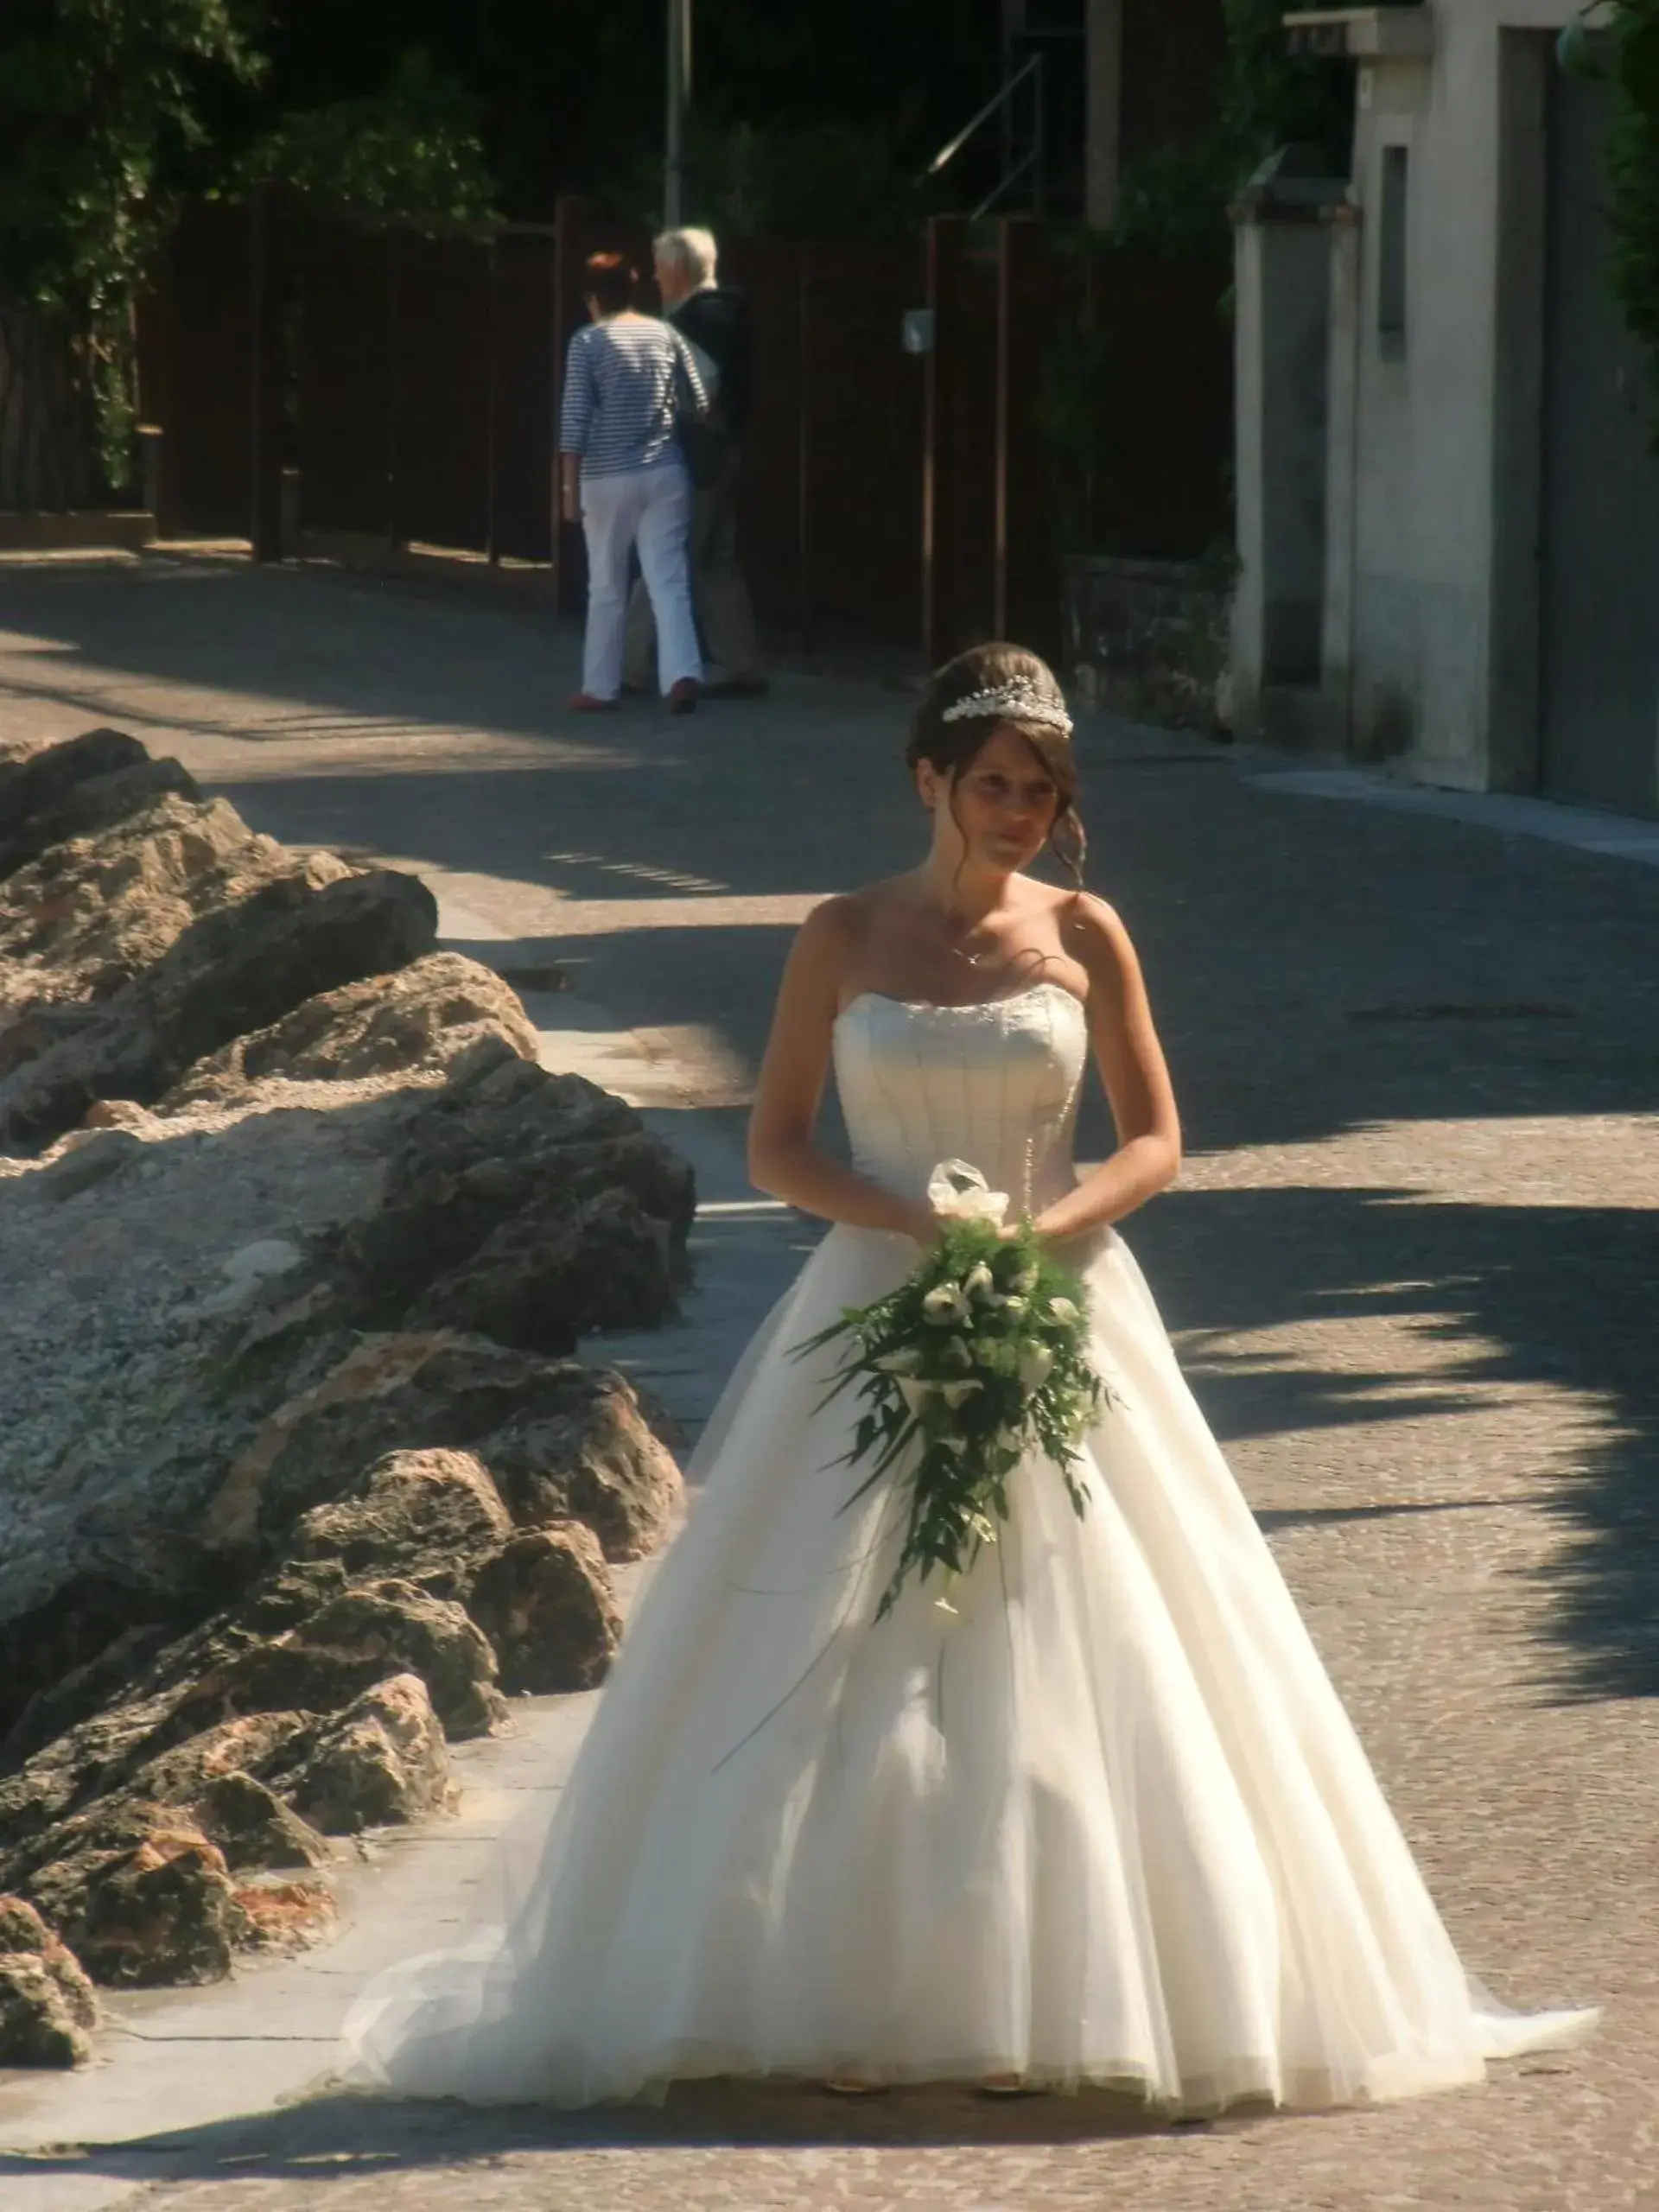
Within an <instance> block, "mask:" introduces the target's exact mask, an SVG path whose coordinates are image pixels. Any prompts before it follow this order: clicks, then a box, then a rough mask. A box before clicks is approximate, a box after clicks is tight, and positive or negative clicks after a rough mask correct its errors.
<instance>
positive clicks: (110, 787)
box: [0, 731, 201, 879]
mask: <svg viewBox="0 0 1659 2212" xmlns="http://www.w3.org/2000/svg"><path fill="white" fill-rule="evenodd" d="M115 734H117V733H115V732H114V731H107V732H105V731H94V732H92V735H94V736H111V737H112V736H114V735H115ZM79 742H83V743H84V742H85V741H84V740H82V741H79ZM125 742H126V743H127V744H129V745H130V744H133V743H134V742H135V741H134V740H132V739H128V740H126V741H125ZM65 749H67V748H65ZM138 751H139V753H141V754H142V753H143V747H142V746H140V747H138ZM37 758H42V761H43V756H37ZM3 773H4V771H3V769H0V779H3ZM169 793H175V794H176V795H177V796H178V797H179V798H184V799H198V800H199V799H200V797H201V792H200V789H199V788H198V786H197V784H196V780H195V779H194V776H192V775H191V774H190V773H189V772H188V770H187V769H185V768H184V767H182V766H181V765H180V763H179V762H178V761H176V760H149V758H148V757H144V758H142V759H139V760H132V761H130V762H128V763H127V764H126V765H124V766H120V767H118V768H115V769H112V770H111V771H110V772H108V773H106V774H104V775H99V776H92V777H90V778H88V779H86V781H84V782H81V783H77V784H72V785H70V786H69V787H68V789H67V791H61V792H60V793H58V794H57V795H56V796H55V797H54V798H48V799H46V800H45V801H43V802H42V803H41V804H38V805H35V806H33V807H29V808H28V809H26V810H25V811H24V812H23V813H22V815H15V814H11V813H9V812H8V810H7V808H6V802H5V795H4V788H3V781H0V879H3V878H4V877H6V876H9V875H12V874H16V871H17V870H18V869H19V868H25V867H27V866H28V864H29V861H35V860H38V859H39V858H40V856H41V854H42V853H45V852H49V851H50V850H51V849H52V847H53V846H54V845H64V844H67V843H68V842H70V841H71V840H72V839H73V838H76V837H96V836H99V833H100V832H101V831H103V830H105V829H110V828H111V827H112V826H113V824H114V823H118V822H124V821H126V819H127V818H128V817H129V816H130V815H134V814H138V813H142V812H143V809H144V808H145V807H147V806H149V805H151V804H154V802H155V801H156V799H158V798H166V797H168V794H169Z"/></svg>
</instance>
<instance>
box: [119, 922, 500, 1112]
mask: <svg viewBox="0 0 1659 2212" xmlns="http://www.w3.org/2000/svg"><path fill="white" fill-rule="evenodd" d="M489 1039H494V1040H499V1042H500V1043H502V1044H504V1045H505V1046H506V1047H507V1048H508V1052H509V1053H510V1054H511V1055H512V1057H513V1058H523V1059H525V1060H533V1059H534V1058H535V1057H536V1052H537V1034H536V1032H535V1030H534V1029H533V1028H532V1027H531V1024H530V1022H529V1020H528V1019H527V1018H526V1016H525V1014H524V1008H523V1007H522V1006H520V1004H519V1003H518V998H517V996H516V995H514V993H513V992H512V991H511V990H510V989H509V988H508V987H507V986H506V984H505V983H504V982H502V981H501V978H500V977H499V976H497V975H496V974H494V973H493V970H492V969H488V968H485V967H481V966H480V964H479V963H478V962H477V961H475V960H467V959H463V958H462V957H461V955H460V954H459V953H455V952H433V953H429V954H428V955H427V957H425V958H424V959H423V960H416V962H414V963H413V964H412V965H411V966H410V967H408V968H405V969H403V970H402V972H401V973H399V974H397V975H395V976H374V977H372V978H371V979H370V980H368V981H366V982H354V983H347V984H345V985H343V986H342V987H341V988H340V989H339V990H334V991H325V992H323V993H321V995H319V996H318V997H315V998H312V999H308V1000H307V1001H305V1003H304V1004H303V1005H302V1006H300V1007H296V1008H295V1010H294V1012H293V1013H292V1014H289V1015H287V1016H286V1017H285V1018H284V1019H283V1020H281V1021H278V1022H275V1023H273V1024H271V1025H270V1027H268V1028H264V1029H259V1030H255V1031H254V1032H252V1033H251V1034H250V1035H247V1036H244V1037H238V1038H236V1039H233V1040H232V1043H230V1044H228V1045H226V1046H221V1047H220V1049H219V1051H218V1052H212V1053H209V1054H208V1055H207V1058H205V1059H202V1060H199V1061H198V1062H197V1063H196V1065H195V1066H194V1067H193V1068H192V1069H191V1070H190V1071H189V1072H188V1074H187V1075H186V1076H185V1077H183V1079H182V1080H181V1082H179V1083H177V1084H175V1085H174V1086H173V1088H172V1090H169V1091H168V1093H167V1095H166V1096H165V1097H164V1098H163V1099H162V1102H161V1108H160V1110H161V1111H162V1113H163V1114H177V1113H182V1112H184V1111H186V1110H187V1109H190V1108H192V1107H200V1106H210V1105H221V1104H224V1103H227V1102H229V1101H232V1100H235V1099H238V1098H240V1097H242V1096H245V1095H246V1094H247V1092H248V1091H249V1090H251V1089H252V1088H253V1087H254V1086H255V1085H257V1084H261V1083H268V1082H271V1081H282V1082H286V1083H359V1082H362V1081H363V1080H365V1078H368V1077H375V1076H385V1075H393V1074H404V1073H410V1074H430V1073H433V1072H435V1071H441V1070H443V1069H447V1068H448V1067H449V1066H451V1065H454V1063H455V1062H456V1061H458V1060H460V1059H461V1058H463V1057H464V1056H465V1055H467V1054H469V1053H474V1052H476V1051H477V1048H478V1047H479V1046H480V1044H482V1043H484V1042H485V1041H486V1040H489Z"/></svg>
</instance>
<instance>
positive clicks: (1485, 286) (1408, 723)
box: [1325, 0, 1573, 790]
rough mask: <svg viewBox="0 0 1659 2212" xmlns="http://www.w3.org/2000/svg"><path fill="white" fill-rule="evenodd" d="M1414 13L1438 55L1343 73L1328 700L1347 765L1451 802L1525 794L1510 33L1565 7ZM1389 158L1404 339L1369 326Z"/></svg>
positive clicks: (1531, 119) (1527, 596) (1526, 478)
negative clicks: (1338, 712)
mask: <svg viewBox="0 0 1659 2212" xmlns="http://www.w3.org/2000/svg"><path fill="white" fill-rule="evenodd" d="M1428 4H1430V5H1432V7H1433V24H1434V48H1433V54H1432V55H1431V56H1428V57H1415V56H1412V57H1406V56H1398V57H1385V58H1377V59H1373V60H1361V61H1360V62H1359V63H1358V64H1357V67H1358V69H1359V80H1358V98H1357V117H1356V137H1355V149H1354V170H1353V185H1352V196H1353V199H1354V200H1355V202H1356V205H1357V213H1358V232H1357V238H1356V240H1355V241H1354V245H1353V248H1352V251H1355V252H1356V253H1357V261H1358V268H1357V278H1358V281H1357V284H1356V283H1354V282H1353V281H1352V277H1351V276H1349V277H1347V279H1346V281H1344V271H1343V270H1341V268H1340V267H1338V268H1336V269H1334V270H1333V287H1332V388H1333V392H1336V391H1341V390H1342V388H1343V386H1344V382H1345V383H1346V385H1347V386H1348V387H1349V399H1348V404H1347V405H1346V406H1345V407H1344V406H1343V405H1333V408H1332V421H1333V425H1335V426H1336V428H1335V431H1334V433H1333V434H1334V435H1341V436H1343V437H1344V438H1349V439H1351V454H1347V453H1345V454H1340V455H1336V454H1333V456H1332V467H1331V470H1330V477H1331V485H1332V514H1331V538H1332V543H1331V544H1330V546H1329V549H1328V559H1327V574H1326V623H1325V669H1326V683H1325V691H1326V697H1327V701H1328V702H1331V701H1332V692H1333V690H1334V689H1335V688H1336V687H1337V686H1338V685H1340V686H1341V688H1342V689H1343V690H1345V692H1346V699H1345V702H1344V703H1345V708H1346V721H1347V729H1346V735H1347V742H1348V746H1349V748H1350V749H1351V752H1352V753H1354V754H1355V755H1356V756H1357V757H1359V758H1361V759H1366V760H1398V761H1400V762H1401V764H1402V766H1403V767H1404V768H1405V769H1406V770H1407V771H1408V772H1410V773H1412V774H1414V775H1416V776H1420V777H1421V778H1422V779H1423V780H1425V781H1428V782H1433V783H1435V784H1440V785H1449V786H1452V787H1453V788H1458V789H1467V790H1484V789H1488V788H1494V787H1496V788H1525V787H1526V785H1527V784H1528V782H1529V779H1530V776H1531V774H1532V772H1533V762H1534V760H1535V738H1534V737H1533V735H1532V733H1531V730H1530V728H1529V723H1528V716H1529V712H1532V711H1534V709H1532V708H1531V707H1530V705H1529V683H1530V682H1531V681H1532V678H1531V677H1530V674H1529V667H1528V664H1527V652H1528V645H1529V639H1530V637H1531V635H1532V633H1533V632H1535V625H1536V585H1535V567H1536V558H1537V555H1536V544H1535V539H1536V528H1535V505H1536V448H1537V438H1538V427H1537V412H1536V391H1535V386H1536V372H1535V362H1529V358H1528V333H1529V331H1530V332H1534V333H1535V331H1536V328H1537V327H1538V324H1539V322H1540V320H1541V251H1540V250H1539V247H1540V241H1539V239H1538V238H1536V237H1535V236H1533V237H1529V236H1528V235H1527V232H1528V226H1529V225H1530V226H1531V227H1532V229H1533V230H1534V231H1535V230H1536V228H1537V225H1538V223H1539V221H1540V220H1541V217H1540V214H1539V213H1538V206H1539V195H1538V194H1537V191H1536V188H1535V185H1536V179H1535V174H1534V168H1535V163H1536V162H1541V158H1542V155H1541V124H1540V118H1539V117H1538V116H1537V115H1536V114H1535V112H1534V110H1535V106H1536V101H1535V97H1534V95H1535V81H1534V80H1535V78H1536V76H1537V74H1538V71H1539V68H1541V58H1542V56H1543V55H1544V54H1545V53H1546V52H1547V46H1546V43H1545V41H1544V40H1543V39H1542V38H1541V37H1540V38H1535V39H1533V40H1529V41H1525V40H1523V41H1520V42H1519V43H1518V44H1517V41H1516V40H1515V38H1514V36H1513V34H1514V33H1515V32H1516V31H1528V30H1529V31H1532V32H1535V33H1544V32H1548V31H1554V30H1556V29H1559V28H1560V26H1561V25H1562V24H1563V23H1565V22H1567V20H1568V19H1569V17H1570V16H1571V15H1572V14H1573V6H1572V4H1571V0H1428ZM1506 33H1508V34H1510V35H1509V36H1506V35H1505V34H1506ZM1517 57H1518V58H1519V60H1520V61H1521V62H1522V64H1523V65H1524V64H1527V63H1531V64H1533V65H1535V66H1533V67H1530V68H1529V67H1526V66H1522V67H1517ZM1529 132H1530V134H1531V135H1530V138H1529V137H1528V133H1529ZM1517 147H1518V148H1519V151H1520V156H1521V158H1520V159H1519V161H1518V162H1517V159H1516V150H1517ZM1390 148H1402V149H1404V152H1405V162H1406V178H1407V191H1406V264H1405V265H1406V285H1405V308H1406V315H1405V329H1404V333H1403V336H1402V337H1390V336H1389V334H1385V333H1384V332H1383V330H1381V329H1380V328H1379V317H1378V309H1379V302H1380V291H1381V275H1382V271H1381V259H1382V257H1383V252H1384V250H1385V249H1384V230H1385V227H1386V226H1385V222H1384V219H1383V207H1384V198H1385V191H1384V177H1385V171H1386V165H1387V162H1388V159H1389V152H1388V149H1390ZM1529 154H1530V156H1532V157H1533V158H1532V159H1530V160H1529ZM1339 251H1340V248H1339ZM1517 340H1519V341H1520V342H1519V343H1517ZM1533 350H1534V351H1535V341H1533ZM1338 494H1340V496H1338ZM1529 507H1530V510H1531V512H1529ZM1344 532H1345V533H1346V534H1347V537H1346V542H1345V543H1344V542H1343V534H1344ZM1344 632H1345V634H1344Z"/></svg>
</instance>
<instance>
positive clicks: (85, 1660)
mask: <svg viewBox="0 0 1659 2212" xmlns="http://www.w3.org/2000/svg"><path fill="white" fill-rule="evenodd" d="M135 1564H137V1563H135ZM204 1611H206V1606H205V1605H204V1603H203V1602H202V1599H201V1597H200V1594H199V1593H198V1592H194V1591H190V1590H187V1589H186V1588H184V1587H183V1586H180V1585H178V1584H173V1585H168V1583H165V1582H163V1581H162V1580H160V1579H159V1578H153V1577H152V1576H151V1575H149V1574H146V1573H141V1572H135V1573H132V1574H131V1575H130V1576H120V1575H117V1574H115V1573H112V1572H111V1571H110V1570H108V1569H106V1568H91V1569H89V1570H87V1571H86V1572H85V1573H81V1574H79V1575H76V1576H73V1578H72V1579H71V1580H68V1581H67V1582H64V1583H61V1584H60V1585H59V1586H58V1587H57V1588H56V1589H55V1590H54V1591H53V1592H52V1593H51V1595H50V1596H49V1597H48V1598H47V1599H45V1600H43V1602H42V1603H41V1604H40V1605H33V1606H30V1607H29V1610H28V1611H26V1612H22V1613H19V1614H16V1615H15V1616H14V1617H13V1618H12V1619H10V1620H9V1621H3V1622H0V1759H3V1760H6V1761H10V1762H11V1763H14V1764H15V1763H16V1760H17V1759H19V1758H26V1757H27V1756H28V1755H29V1752H30V1751H35V1750H37V1749H38V1748H39V1747H40V1745H42V1744H47V1743H49V1742H50V1741H51V1740H52V1738H54V1736H58V1735H61V1734H62V1732H64V1730H65V1729H66V1728H70V1727H73V1726H74V1724H75V1722H76V1721H77V1720H79V1719H82V1718H83V1717H84V1716H85V1715H86V1714H87V1713H93V1712H96V1711H97V1710H98V1708H99V1707H100V1706H101V1705H103V1704H105V1703H106V1702H107V1701H108V1700H109V1699H110V1697H111V1696H112V1695H113V1694H115V1693H117V1692H118V1691H119V1690H122V1689H124V1688H128V1687H130V1684H131V1682H132V1681H133V1680H134V1678H135V1676H136V1675H137V1673H138V1671H139V1670H140V1669H142V1667H143V1664H144V1662H146V1661H148V1660H149V1658H150V1657H152V1656H154V1654H155V1653H156V1652H157V1651H159V1650H160V1649H162V1646H163V1645H164V1644H166V1643H169V1642H171V1640H172V1638H173V1637H175V1636H176V1635H178V1634H179V1633H180V1632H181V1630H183V1629H184V1628H186V1627H188V1626H190V1625H191V1624H194V1622H196V1621H198V1620H200V1618H201V1616H202V1613H203V1612H204Z"/></svg>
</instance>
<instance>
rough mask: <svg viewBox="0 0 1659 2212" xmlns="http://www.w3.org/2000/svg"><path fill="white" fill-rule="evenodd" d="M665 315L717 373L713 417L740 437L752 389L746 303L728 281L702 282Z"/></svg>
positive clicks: (747, 304)
mask: <svg viewBox="0 0 1659 2212" xmlns="http://www.w3.org/2000/svg"><path fill="white" fill-rule="evenodd" d="M668 319H669V321H671V323H672V324H673V325H674V327H675V328H676V329H677V331H678V332H679V334H680V335H681V336H682V337H683V338H689V339H690V341H691V343H692V344H693V345H694V346H701V347H702V351H703V352H704V353H706V354H707V355H708V356H709V359H710V360H711V361H712V362H713V363H714V365H715V367H716V368H717V369H718V370H719V371H720V392H719V397H718V399H717V401H716V404H715V410H714V419H715V422H716V423H723V424H724V427H725V428H726V429H728V430H729V431H730V433H731V435H732V436H733V437H734V438H741V436H742V435H743V433H744V431H745V430H746V429H747V428H748V423H749V407H750V403H751V400H752V398H753V391H754V382H753V358H752V353H751V346H750V339H749V303H748V302H747V300H746V299H745V298H744V296H743V295H742V293H741V292H738V291H734V290H733V289H731V287H730V286H729V285H726V284H709V285H705V286H704V288H703V289H702V291H700V292H693V293H692V295H691V296H690V299H688V300H682V301H681V302H680V304H679V305H678V307H677V308H675V310H674V312H673V314H672V315H670V317H669V318H668Z"/></svg>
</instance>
